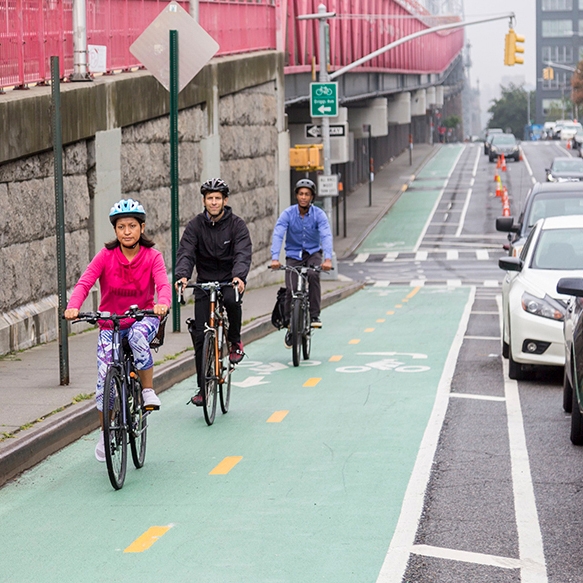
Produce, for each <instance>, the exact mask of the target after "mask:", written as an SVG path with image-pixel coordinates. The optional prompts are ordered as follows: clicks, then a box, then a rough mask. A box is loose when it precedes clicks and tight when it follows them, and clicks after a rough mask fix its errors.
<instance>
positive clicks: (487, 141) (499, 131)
mask: <svg viewBox="0 0 583 583" xmlns="http://www.w3.org/2000/svg"><path fill="white" fill-rule="evenodd" d="M502 133H504V132H503V130H502V128H488V129H487V130H486V137H485V139H484V155H486V156H487V155H488V154H489V152H490V142H491V141H492V138H493V137H494V136H495V135H496V134H502Z"/></svg>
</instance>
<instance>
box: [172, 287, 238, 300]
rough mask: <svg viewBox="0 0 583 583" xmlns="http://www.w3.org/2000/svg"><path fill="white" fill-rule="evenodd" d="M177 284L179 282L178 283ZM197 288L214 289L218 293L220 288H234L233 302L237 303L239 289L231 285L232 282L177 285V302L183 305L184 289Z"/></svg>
mask: <svg viewBox="0 0 583 583" xmlns="http://www.w3.org/2000/svg"><path fill="white" fill-rule="evenodd" d="M178 283H179V282H178ZM195 287H197V288H199V289H202V290H205V291H209V290H213V289H216V290H218V291H220V289H221V288H222V287H232V288H235V300H236V301H239V288H238V287H237V284H235V283H233V282H232V281H209V282H207V283H196V282H193V281H189V282H187V283H185V284H184V285H179V286H178V290H177V294H178V301H179V302H180V303H181V304H182V305H184V304H185V303H186V302H185V301H184V290H185V289H186V288H195Z"/></svg>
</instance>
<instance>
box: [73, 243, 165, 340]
mask: <svg viewBox="0 0 583 583" xmlns="http://www.w3.org/2000/svg"><path fill="white" fill-rule="evenodd" d="M97 280H99V284H100V287H101V303H100V304H99V310H100V311H102V312H111V313H113V314H123V313H124V312H125V311H126V310H127V309H128V308H129V307H130V306H131V305H134V304H137V306H138V307H139V308H141V309H142V310H151V309H152V308H153V307H154V292H156V293H157V296H158V300H157V302H156V303H158V304H165V305H167V306H170V305H171V303H172V288H171V287H170V283H169V282H168V275H167V274H166V267H165V265H164V258H163V256H162V253H160V251H157V250H156V249H153V248H151V247H140V250H139V252H138V254H137V255H136V256H135V257H134V258H133V259H132V261H131V262H129V261H128V260H127V259H126V257H125V256H124V254H123V253H122V252H121V249H120V248H119V247H116V248H115V249H106V248H103V249H102V250H101V251H100V252H99V253H98V254H97V255H96V256H95V257H94V258H93V260H92V261H91V263H90V264H89V265H88V266H87V269H86V270H85V272H84V273H83V275H82V276H81V277H80V278H79V281H78V282H77V284H76V285H75V289H74V290H73V293H72V295H71V299H70V300H69V304H68V305H67V308H76V309H80V308H81V305H82V304H83V302H84V301H85V298H86V297H87V296H88V294H89V291H90V290H91V288H92V287H93V285H94V284H95V282H96V281H97ZM133 323H134V320H133V318H127V319H126V320H123V321H122V325H121V328H122V329H125V328H129V327H130V326H131V325H132V324H133ZM100 327H101V328H111V327H112V323H111V322H100Z"/></svg>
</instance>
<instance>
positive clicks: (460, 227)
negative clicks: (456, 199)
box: [455, 148, 481, 237]
mask: <svg viewBox="0 0 583 583" xmlns="http://www.w3.org/2000/svg"><path fill="white" fill-rule="evenodd" d="M476 154H477V155H476V161H475V162H474V168H473V169H472V182H471V183H470V188H469V189H468V194H467V195H466V200H465V201H464V208H463V210H462V214H461V216H460V220H459V224H458V227H457V231H456V232H455V236H456V237H459V236H460V235H461V233H462V230H463V228H464V223H465V221H466V214H467V212H468V208H469V206H470V200H471V199H472V187H473V186H474V182H475V179H476V172H477V171H478V162H479V161H480V155H481V151H480V148H478V150H477V152H476Z"/></svg>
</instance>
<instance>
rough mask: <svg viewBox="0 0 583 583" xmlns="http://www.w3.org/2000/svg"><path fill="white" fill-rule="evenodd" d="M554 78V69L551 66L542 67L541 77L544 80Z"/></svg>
mask: <svg viewBox="0 0 583 583" xmlns="http://www.w3.org/2000/svg"><path fill="white" fill-rule="evenodd" d="M554 78H555V70H554V69H553V68H552V67H545V68H544V69H543V79H544V80H545V81H552V80H553V79H554Z"/></svg>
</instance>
